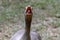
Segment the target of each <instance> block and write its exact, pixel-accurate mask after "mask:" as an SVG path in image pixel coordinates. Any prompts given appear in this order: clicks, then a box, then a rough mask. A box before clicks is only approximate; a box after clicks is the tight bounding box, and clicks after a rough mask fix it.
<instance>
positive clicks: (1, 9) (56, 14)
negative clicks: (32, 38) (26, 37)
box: [0, 0, 60, 40]
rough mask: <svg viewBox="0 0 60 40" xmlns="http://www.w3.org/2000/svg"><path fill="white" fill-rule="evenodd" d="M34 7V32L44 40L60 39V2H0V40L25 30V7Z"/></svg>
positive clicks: (46, 0) (41, 0)
mask: <svg viewBox="0 0 60 40" xmlns="http://www.w3.org/2000/svg"><path fill="white" fill-rule="evenodd" d="M27 5H31V6H32V7H33V20H32V25H31V27H32V30H36V31H37V32H38V33H39V34H40V35H41V37H42V40H59V39H60V0H0V40H9V39H10V38H11V36H12V35H13V34H14V33H15V32H16V31H18V30H20V29H24V14H25V13H24V10H25V6H27Z"/></svg>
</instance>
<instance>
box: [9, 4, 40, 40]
mask: <svg viewBox="0 0 60 40" xmlns="http://www.w3.org/2000/svg"><path fill="white" fill-rule="evenodd" d="M25 12H26V13H25V30H19V31H18V32H16V33H15V34H14V35H13V36H12V37H11V39H10V40H41V37H40V35H39V34H38V33H37V32H34V31H30V27H31V21H32V7H31V6H30V5H28V6H26V10H25Z"/></svg>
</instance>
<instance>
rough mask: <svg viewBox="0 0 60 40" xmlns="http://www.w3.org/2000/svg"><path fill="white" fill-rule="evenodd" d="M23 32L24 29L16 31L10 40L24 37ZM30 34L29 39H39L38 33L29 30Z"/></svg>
mask: <svg viewBox="0 0 60 40" xmlns="http://www.w3.org/2000/svg"><path fill="white" fill-rule="evenodd" d="M24 33H25V30H19V31H18V32H17V33H15V34H14V36H13V37H12V38H11V40H23V39H21V38H23V37H25V36H24ZM30 36H31V40H41V37H40V36H39V35H38V33H36V32H34V31H31V32H30ZM24 40H25V39H24Z"/></svg>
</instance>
